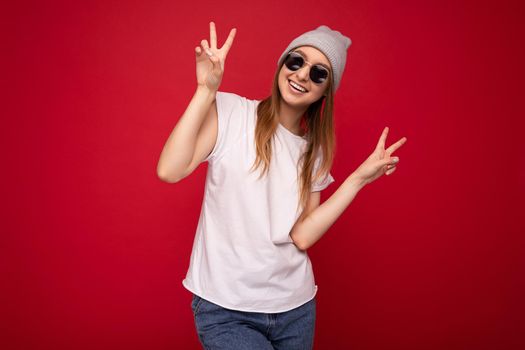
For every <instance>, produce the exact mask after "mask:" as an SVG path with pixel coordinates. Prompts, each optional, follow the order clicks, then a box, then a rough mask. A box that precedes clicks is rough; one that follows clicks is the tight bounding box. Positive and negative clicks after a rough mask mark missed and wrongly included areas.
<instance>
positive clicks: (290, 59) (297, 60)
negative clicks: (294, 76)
mask: <svg viewBox="0 0 525 350" xmlns="http://www.w3.org/2000/svg"><path fill="white" fill-rule="evenodd" d="M284 64H285V65H286V67H287V68H288V69H289V70H292V71H296V70H298V69H299V68H301V67H302V66H303V64H304V60H303V57H302V56H300V55H298V54H296V53H294V52H291V53H290V54H288V56H287V57H286V60H285V61H284Z"/></svg>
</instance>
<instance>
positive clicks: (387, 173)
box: [385, 167, 396, 175]
mask: <svg viewBox="0 0 525 350" xmlns="http://www.w3.org/2000/svg"><path fill="white" fill-rule="evenodd" d="M394 171H396V167H393V168H392V169H390V170H387V171H386V173H385V174H386V175H390V174H392V173H393V172H394Z"/></svg>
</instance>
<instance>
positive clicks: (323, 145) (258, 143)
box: [252, 60, 336, 208]
mask: <svg viewBox="0 0 525 350" xmlns="http://www.w3.org/2000/svg"><path fill="white" fill-rule="evenodd" d="M283 61H284V60H283ZM282 66H283V63H281V64H280V65H279V67H278V69H277V71H276V74H275V76H274V79H273V84H272V91H271V95H270V96H268V97H267V98H265V99H263V100H261V102H260V103H259V105H258V106H257V122H256V126H255V150H256V154H257V156H256V159H255V162H254V164H253V166H252V169H254V168H255V169H256V168H258V167H259V166H261V165H262V166H263V171H262V174H266V173H267V172H268V170H269V167H270V159H271V155H272V143H271V140H272V137H273V134H274V133H275V131H276V129H277V127H278V125H279V118H278V113H279V107H280V103H279V101H280V99H281V98H282V96H281V92H280V90H279V72H280V71H281V69H282ZM329 75H330V76H329V79H328V82H329V83H328V87H327V90H326V91H325V95H326V96H323V97H321V98H320V99H319V100H318V101H316V102H314V103H312V104H311V105H310V106H308V108H307V110H306V111H305V113H304V115H303V117H302V119H301V125H302V127H303V128H304V129H306V135H307V138H306V139H307V147H306V150H305V151H304V153H303V154H302V155H301V157H300V158H299V161H298V164H297V169H298V173H297V179H298V185H299V188H298V191H299V194H300V195H299V201H298V207H297V208H299V206H301V207H303V208H305V206H306V204H307V201H308V198H309V195H310V189H311V186H312V184H313V183H314V182H315V181H317V180H318V179H319V178H321V177H324V176H327V175H328V173H329V171H330V169H331V168H332V163H333V159H334V156H335V144H336V141H335V130H334V120H333V105H334V96H333V91H332V87H333V76H332V72H331V71H330V73H329ZM323 102H324V103H323ZM319 150H321V151H320V152H322V162H321V163H320V164H319V168H318V171H317V173H316V174H312V172H313V170H314V165H315V160H316V156H317V154H318V152H319ZM299 168H301V171H299ZM262 174H261V175H262ZM259 178H260V177H259Z"/></svg>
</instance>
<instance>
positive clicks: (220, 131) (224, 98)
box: [203, 91, 245, 162]
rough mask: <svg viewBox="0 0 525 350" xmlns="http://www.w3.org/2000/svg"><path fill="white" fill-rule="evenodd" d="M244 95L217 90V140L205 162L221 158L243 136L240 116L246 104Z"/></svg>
mask: <svg viewBox="0 0 525 350" xmlns="http://www.w3.org/2000/svg"><path fill="white" fill-rule="evenodd" d="M242 99H243V97H241V96H239V95H237V94H234V93H230V92H222V91H217V92H216V94H215V101H216V105H217V118H218V120H217V140H216V141H215V146H214V147H213V149H212V151H211V153H210V154H209V155H208V156H207V157H206V158H205V159H204V160H203V162H212V161H214V160H215V159H219V158H221V157H222V155H224V153H225V152H227V151H228V149H229V148H230V147H231V146H232V145H233V144H234V143H235V142H236V141H237V140H238V139H239V138H240V137H241V136H242V126H241V121H240V118H241V116H242V115H243V111H242V108H243V106H244V105H245V104H244V103H243V101H242Z"/></svg>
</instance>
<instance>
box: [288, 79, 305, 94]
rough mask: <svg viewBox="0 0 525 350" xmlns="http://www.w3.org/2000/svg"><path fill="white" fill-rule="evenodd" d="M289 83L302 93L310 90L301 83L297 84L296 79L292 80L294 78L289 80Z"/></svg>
mask: <svg viewBox="0 0 525 350" xmlns="http://www.w3.org/2000/svg"><path fill="white" fill-rule="evenodd" d="M288 84H289V85H290V86H291V87H292V88H293V89H294V90H296V91H298V92H301V93H305V92H308V90H306V89H305V88H304V87H302V86H301V85H299V84H297V83H296V82H295V81H292V80H288Z"/></svg>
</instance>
